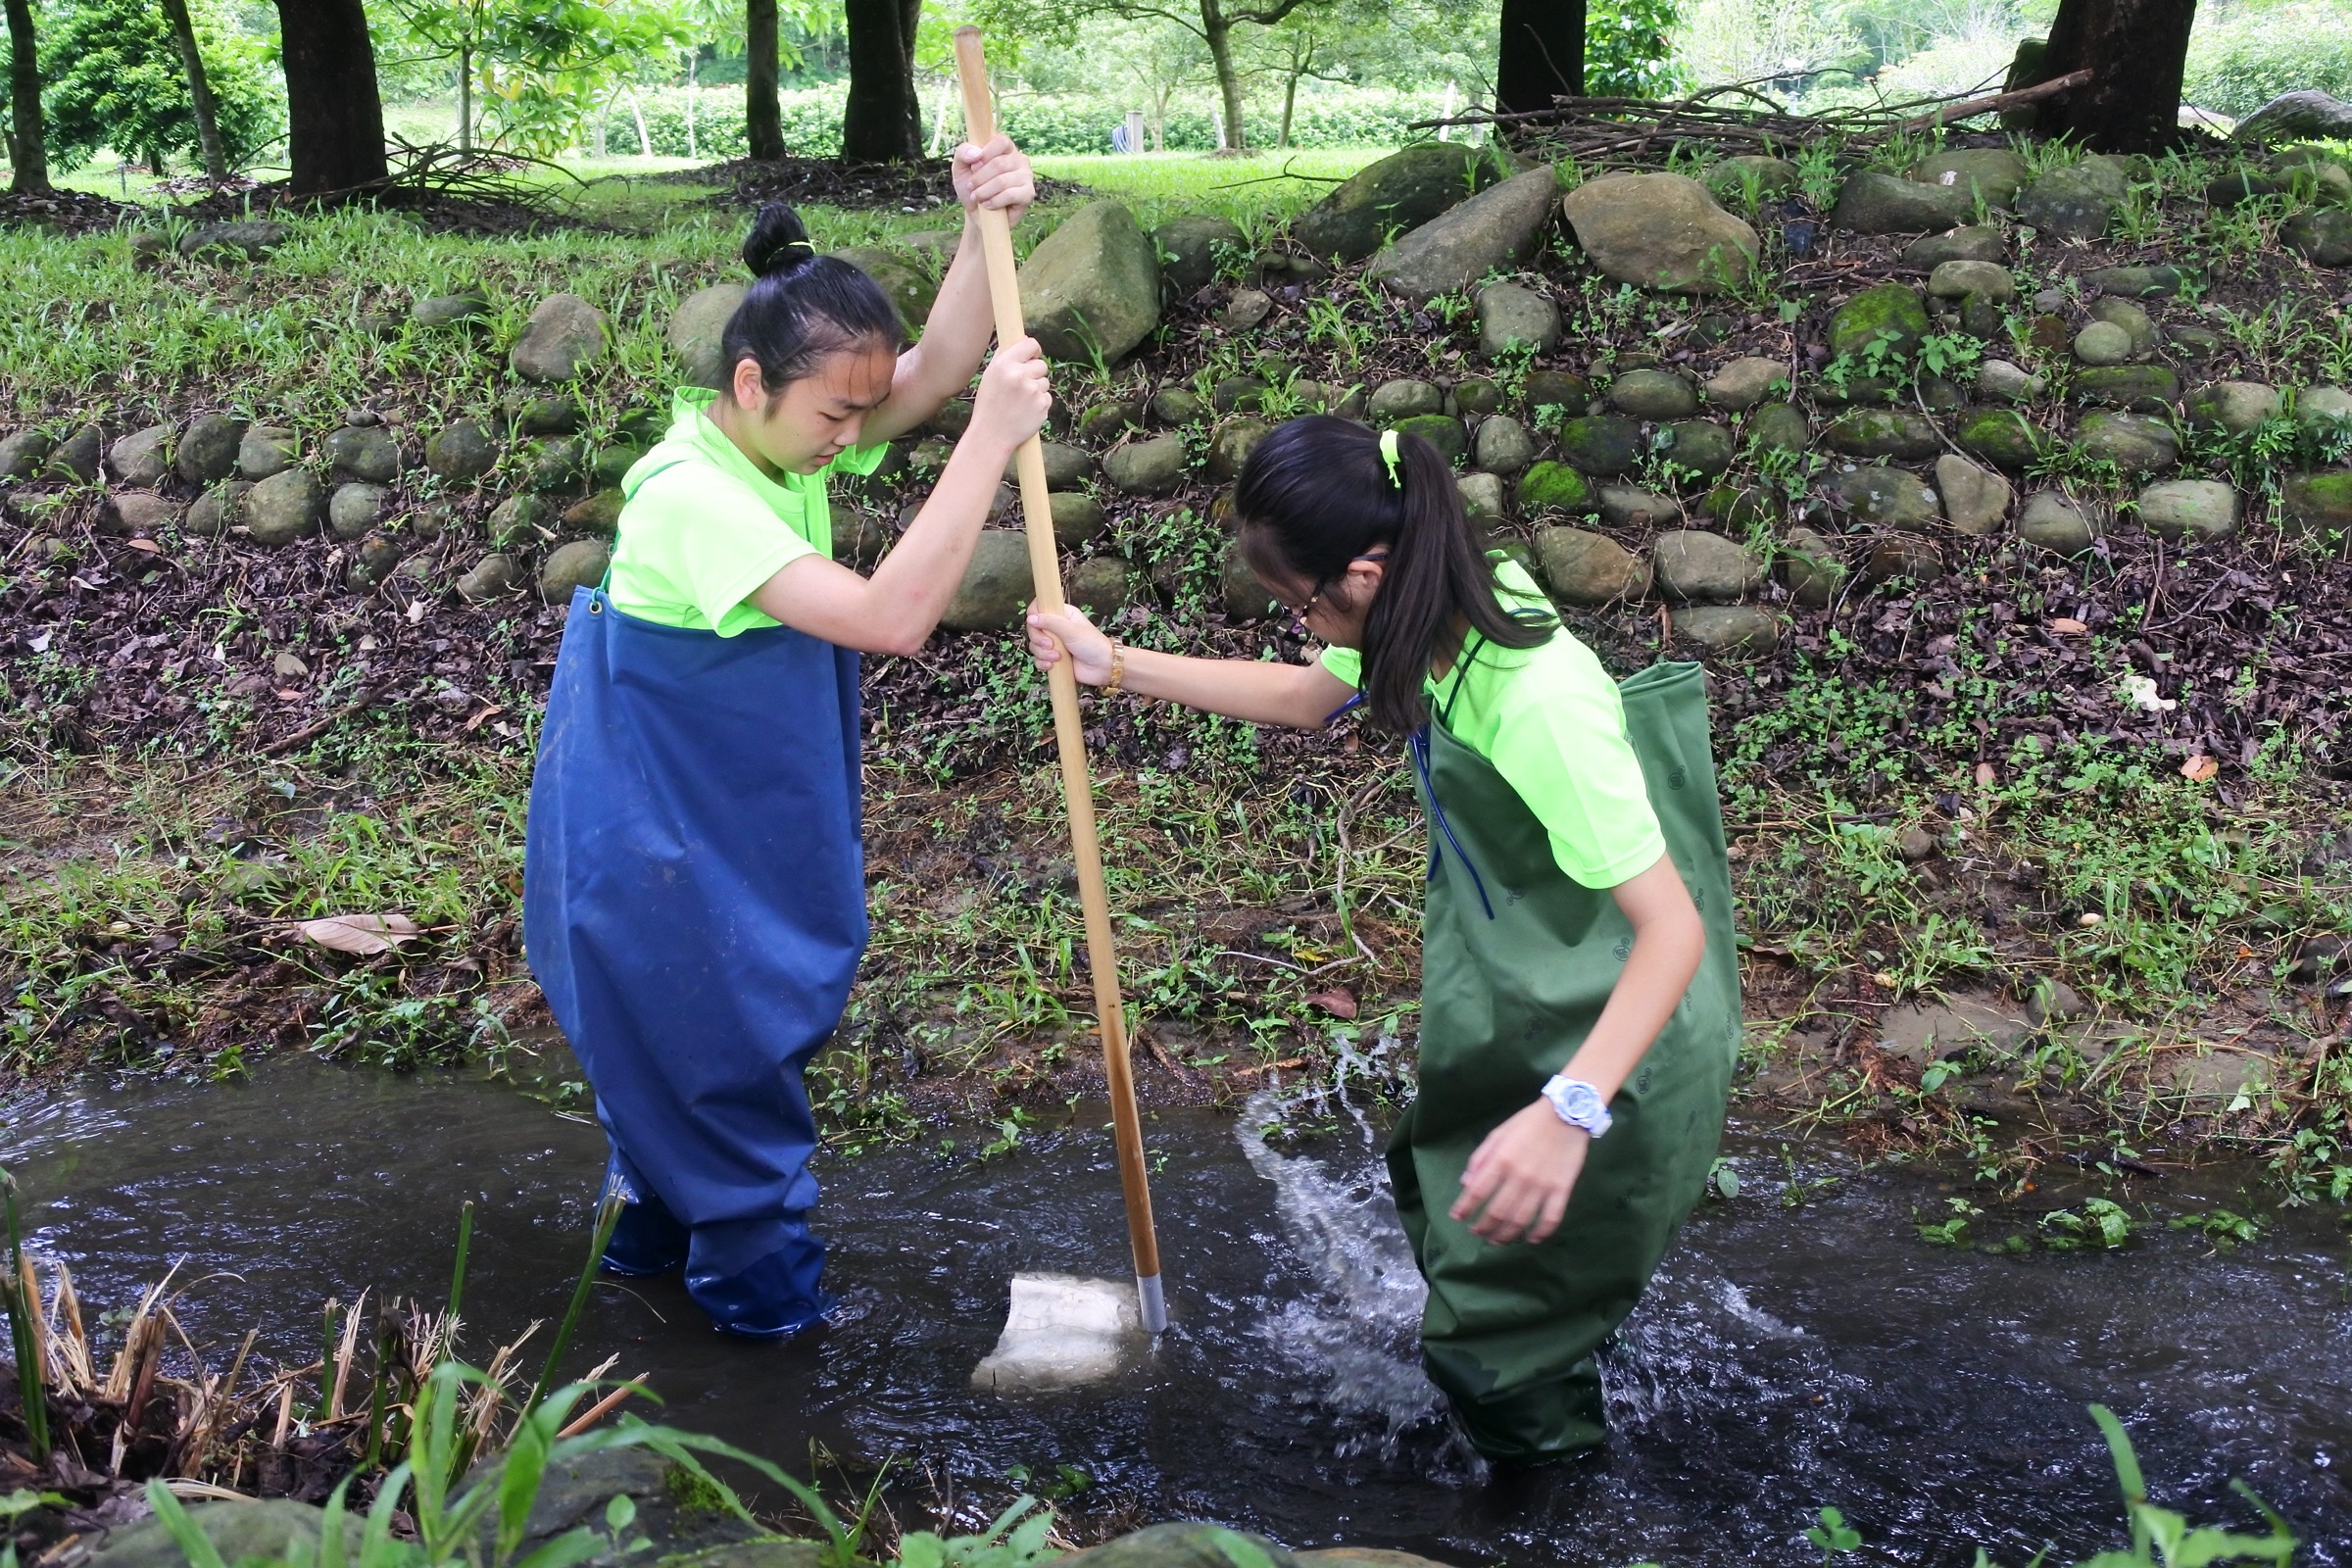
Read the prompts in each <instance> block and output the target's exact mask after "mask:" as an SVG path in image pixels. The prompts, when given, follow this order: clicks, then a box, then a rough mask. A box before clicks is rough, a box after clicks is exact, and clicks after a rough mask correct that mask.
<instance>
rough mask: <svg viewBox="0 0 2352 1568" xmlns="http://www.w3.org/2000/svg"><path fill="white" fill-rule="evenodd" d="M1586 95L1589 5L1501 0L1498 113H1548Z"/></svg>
mask: <svg viewBox="0 0 2352 1568" xmlns="http://www.w3.org/2000/svg"><path fill="white" fill-rule="evenodd" d="M1584 90H1585V0H1502V48H1501V53H1500V55H1499V57H1498V58H1497V59H1496V61H1495V110H1496V111H1497V112H1498V113H1501V114H1506V115H1515V114H1526V113H1528V112H1529V111H1531V110H1538V109H1549V108H1550V107H1551V101H1552V100H1553V99H1554V98H1560V97H1574V96H1576V95H1578V94H1580V93H1582V92H1583V91H1584Z"/></svg>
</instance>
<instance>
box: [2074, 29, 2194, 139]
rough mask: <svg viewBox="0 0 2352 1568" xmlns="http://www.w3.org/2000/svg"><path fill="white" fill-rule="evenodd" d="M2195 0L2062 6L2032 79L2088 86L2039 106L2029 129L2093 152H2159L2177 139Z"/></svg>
mask: <svg viewBox="0 0 2352 1568" xmlns="http://www.w3.org/2000/svg"><path fill="white" fill-rule="evenodd" d="M2196 16H2197V0H2059V6H2058V19H2057V21H2055V22H2053V23H2052V24H2051V25H2050V40H2049V46H2048V47H2047V48H2046V49H2045V50H2043V52H2042V57H2041V68H2040V70H2039V72H2038V73H2036V76H2035V79H2037V80H2040V81H2048V80H2049V79H2051V78H2052V77H2054V76H2064V75H2069V74H2071V73H2075V72H2078V71H2084V70H2087V71H2089V72H2091V73H2092V75H2091V78H2090V81H2089V82H2088V83H2087V84H2086V85H2084V86H2081V87H2077V88H2075V89H2073V90H2072V91H2070V92H2067V93H2064V94H2062V95H2060V96H2059V97H2058V98H2056V99H2053V100H2052V101H2050V102H2049V103H2047V104H2044V105H2042V106H2041V111H2040V113H2039V114H2038V115H2037V116H2036V117H2035V119H2034V128H2035V129H2037V130H2039V131H2041V132H2042V133H2043V134H2044V135H2050V136H2064V137H2067V138H2069V139H2070V140H2074V141H2079V142H2082V144H2083V145H2084V146H2086V147H2089V148H2091V149H2092V150H2094V151H2097V152H2106V153H2153V152H2161V151H2163V150H2164V149H2165V148H2166V147H2168V146H2170V145H2172V144H2173V143H2174V142H2175V141H2176V140H2177V139H2178V138H2179V136H2180V79H2181V77H2182V75H2183V74H2184V73H2186V71H2187V67H2188V32H2189V27H2190V25H2191V24H2193V23H2194V22H2195V21H2196Z"/></svg>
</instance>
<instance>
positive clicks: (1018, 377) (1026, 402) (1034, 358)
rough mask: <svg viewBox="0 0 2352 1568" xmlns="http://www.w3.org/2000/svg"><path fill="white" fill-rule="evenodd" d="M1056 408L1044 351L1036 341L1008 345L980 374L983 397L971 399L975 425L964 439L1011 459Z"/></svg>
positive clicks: (1032, 339) (966, 431)
mask: <svg viewBox="0 0 2352 1568" xmlns="http://www.w3.org/2000/svg"><path fill="white" fill-rule="evenodd" d="M1053 407H1054V393H1053V389H1052V388H1051V387H1050V386H1049V385H1048V383H1047V380H1046V356H1045V351H1044V350H1042V349H1040V348H1039V347H1038V346H1037V339H1035V338H1033V337H1025V338H1023V339H1021V340H1020V341H1019V342H1018V343H1007V344H1005V346H1004V347H1002V348H1000V349H998V350H997V357H996V358H995V359H993V360H991V361H990V362H989V365H988V368H987V369H985V370H983V371H981V372H980V395H979V396H978V397H976V398H974V399H973V400H972V422H971V424H970V426H969V427H968V428H967V429H966V430H965V431H964V439H966V440H972V439H975V438H976V439H978V440H980V441H983V442H987V443H989V444H990V445H993V446H996V447H999V448H1002V449H1003V452H1004V455H1005V457H1010V456H1012V449H1013V448H1015V447H1017V446H1019V445H1020V444H1021V443H1022V442H1024V441H1026V440H1028V439H1029V438H1030V437H1031V436H1033V435H1035V434H1037V432H1038V431H1039V430H1040V429H1042V428H1044V426H1045V422H1046V415H1047V413H1048V411H1050V410H1051V409H1052V408H1053Z"/></svg>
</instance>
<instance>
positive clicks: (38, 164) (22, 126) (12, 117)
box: [7, 0, 49, 196]
mask: <svg viewBox="0 0 2352 1568" xmlns="http://www.w3.org/2000/svg"><path fill="white" fill-rule="evenodd" d="M7 4H8V13H7V14H8V99H9V131H8V160H9V166H10V167H11V168H12V169H14V170H15V171H16V172H15V173H14V174H13V175H11V176H10V178H9V183H8V188H9V189H10V190H12V191H14V192H16V193H17V194H18V195H20V196H37V195H41V194H43V193H45V192H46V191H47V190H48V189H49V142H48V131H47V130H46V128H45V127H44V126H43V125H42V124H41V66H40V57H39V56H38V55H37V54H36V53H35V52H34V44H35V40H34V38H33V32H32V0H7Z"/></svg>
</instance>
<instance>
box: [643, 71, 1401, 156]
mask: <svg viewBox="0 0 2352 1568" xmlns="http://www.w3.org/2000/svg"><path fill="white" fill-rule="evenodd" d="M846 94H847V88H846V87H844V86H843V85H841V84H838V83H836V84H832V85H828V86H822V87H807V88H801V89H798V90H795V91H790V92H784V93H779V94H778V95H777V97H778V101H779V102H780V104H781V106H782V108H783V112H784V145H785V147H786V148H787V149H788V150H789V151H791V152H793V153H796V154H799V155H802V156H805V157H812V158H824V157H831V156H832V155H834V154H835V153H838V152H840V151H841V112H842V101H843V99H844V97H845V96H846ZM690 98H691V100H692V102H693V105H694V122H695V123H694V139H693V143H692V146H691V148H690V147H689V145H688V140H687V134H686V109H687V104H688V101H689V99H690ZM1130 107H1133V106H1131V105H1130V104H1128V103H1127V102H1125V101H1123V100H1119V99H1112V98H1059V97H1055V98H1047V97H1008V98H1006V99H1005V104H1004V117H1005V130H1006V131H1007V132H1008V133H1009V134H1010V135H1011V136H1012V138H1013V139H1014V140H1015V141H1017V142H1019V143H1020V144H1021V146H1022V147H1023V148H1025V149H1027V150H1028V151H1030V152H1032V153H1061V154H1082V153H1106V152H1109V151H1110V150H1111V149H1110V132H1111V129H1112V127H1113V126H1115V125H1118V124H1119V123H1122V122H1123V121H1124V120H1125V119H1126V116H1127V111H1128V109H1129V108H1130ZM1444 107H1445V102H1444V97H1443V95H1442V94H1438V93H1401V92H1385V91H1369V90H1366V91H1352V90H1350V91H1339V92H1317V93H1313V94H1306V93H1301V94H1300V95H1299V103H1298V108H1297V111H1296V113H1295V114H1294V116H1293V118H1292V123H1291V143H1292V145H1293V146H1298V147H1393V146H1396V145H1397V144H1398V143H1400V142H1403V141H1406V140H1409V139H1410V137H1411V135H1412V133H1411V132H1408V131H1407V130H1406V128H1405V127H1406V126H1407V125H1408V124H1410V123H1412V122H1414V121H1416V120H1431V119H1435V118H1436V117H1437V116H1438V115H1439V114H1441V113H1442V112H1443V111H1444ZM636 108H637V109H638V110H639V111H641V112H642V113H643V115H644V117H645V139H646V141H647V142H648V143H650V144H651V146H652V148H653V151H654V152H655V153H656V154H657V155H658V156H661V157H664V158H685V157H689V156H700V157H704V158H741V157H743V156H744V155H745V153H746V152H747V151H748V150H749V149H748V146H747V143H746V141H745V138H744V127H743V89H742V88H740V87H702V88H686V87H663V88H658V89H654V90H650V91H644V92H641V93H639V95H638V97H637V102H636ZM937 113H938V104H937V103H936V102H932V103H926V105H925V115H924V128H925V130H926V131H928V129H929V128H930V126H931V124H932V123H934V122H933V118H932V117H934V116H935V115H936V114H937ZM949 120H950V133H951V134H953V130H954V124H955V116H954V114H953V113H952V112H951V114H950V116H949ZM1281 125H1282V111H1281V106H1280V105H1279V104H1275V105H1271V106H1266V107H1263V108H1258V109H1253V110H1252V111H1251V113H1250V123H1249V127H1248V129H1249V134H1250V141H1251V142H1252V143H1253V144H1255V145H1259V146H1268V147H1270V146H1272V145H1273V144H1274V139H1275V135H1276V133H1277V131H1279V130H1280V128H1281ZM1166 135H1167V146H1168V148H1169V150H1170V151H1185V152H1206V151H1208V150H1209V149H1211V148H1213V147H1215V146H1216V144H1217V134H1216V124H1215V122H1214V121H1213V120H1212V119H1211V118H1210V115H1209V111H1208V107H1207V106H1206V105H1205V104H1202V105H1187V106H1185V107H1183V108H1180V109H1177V110H1174V111H1172V112H1170V114H1169V115H1168V118H1167V127H1166ZM605 146H606V150H607V151H608V152H612V153H629V152H634V151H636V150H637V149H638V142H637V123H636V119H635V116H634V115H633V114H632V113H631V105H630V103H629V101H628V100H627V99H625V98H624V99H621V100H619V101H618V102H616V103H615V104H614V105H613V110H612V113H611V114H610V115H609V117H608V118H607V120H606V123H605Z"/></svg>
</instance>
